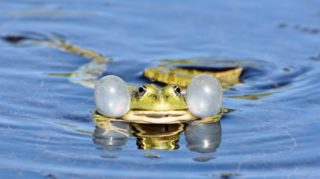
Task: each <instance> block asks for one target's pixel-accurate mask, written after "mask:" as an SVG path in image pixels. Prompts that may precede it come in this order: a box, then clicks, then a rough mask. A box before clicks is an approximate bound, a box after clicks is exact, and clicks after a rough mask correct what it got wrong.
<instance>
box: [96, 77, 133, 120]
mask: <svg viewBox="0 0 320 179" xmlns="http://www.w3.org/2000/svg"><path fill="white" fill-rule="evenodd" d="M94 100H95V103H96V106H97V111H98V112H99V113H101V114H103V115H105V116H108V117H114V118H116V117H121V116H123V115H124V114H126V113H127V112H128V111H129V109H130V103H131V95H130V92H129V89H128V88H127V85H126V83H125V82H124V81H123V80H122V79H121V78H119V77H117V76H114V75H108V76H105V77H103V78H102V79H101V80H99V81H98V82H97V83H96V84H95V88H94Z"/></svg>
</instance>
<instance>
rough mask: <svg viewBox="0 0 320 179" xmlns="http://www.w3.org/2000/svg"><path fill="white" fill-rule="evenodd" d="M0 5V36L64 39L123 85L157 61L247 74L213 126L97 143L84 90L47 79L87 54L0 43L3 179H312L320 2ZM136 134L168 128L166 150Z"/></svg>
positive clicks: (37, 0)
mask: <svg viewBox="0 0 320 179" xmlns="http://www.w3.org/2000/svg"><path fill="white" fill-rule="evenodd" d="M0 7H1V8H0V12H1V13H0V14H1V15H0V22H1V23H0V32H1V35H2V36H5V35H7V34H11V33H16V32H19V33H21V32H22V33H23V32H33V33H39V34H44V35H50V34H52V33H57V34H60V35H63V36H64V37H66V38H67V40H68V41H70V42H73V43H75V44H78V45H80V46H83V47H86V48H90V49H94V50H95V51H98V52H101V53H103V54H104V55H106V56H110V57H112V58H113V61H112V62H110V63H109V64H108V67H107V68H106V71H105V74H115V75H118V76H121V77H122V78H123V79H124V80H125V81H127V82H130V83H133V84H142V83H144V82H147V80H146V79H143V78H142V77H141V75H142V70H143V69H144V68H146V67H152V66H156V65H158V64H159V63H161V62H160V60H161V59H172V60H176V59H199V60H198V61H199V63H202V64H203V65H204V66H206V64H207V63H211V62H217V61H218V62H219V63H220V64H222V65H228V64H230V62H231V63H233V64H234V63H236V64H239V65H241V66H243V67H244V68H245V73H244V74H243V76H242V78H241V80H242V84H238V85H235V86H233V87H232V88H231V89H230V90H228V91H226V92H225V98H224V101H223V106H224V107H226V108H229V109H233V110H234V111H233V112H231V113H228V114H226V115H224V117H223V118H222V120H221V122H220V123H215V124H208V125H199V126H180V125H170V126H143V125H142V126H131V127H132V128H134V129H136V132H134V134H133V136H131V137H128V138H127V137H123V136H121V135H120V136H112V135H111V137H110V136H109V137H106V136H104V135H103V129H100V128H99V127H97V128H96V126H95V123H94V122H93V121H92V117H91V111H92V110H93V109H94V108H95V104H94V101H93V94H92V90H91V89H88V88H84V87H82V86H80V85H76V84H73V83H70V82H69V81H68V79H67V78H66V77H61V76H52V75H49V74H52V73H68V72H72V71H74V70H76V69H77V68H78V67H80V66H81V65H83V64H85V63H86V62H87V61H86V60H85V59H83V58H81V57H79V56H75V55H71V54H68V53H64V52H60V51H57V50H56V49H51V48H48V47H44V46H31V45H22V46H19V45H18V46H17V45H12V44H9V43H7V42H5V41H0V48H1V54H0V76H1V77H0V84H1V88H0V99H1V100H0V176H1V178H9V177H12V178H18V177H20V178H111V177H119V178H262V177H265V178H317V177H320V172H319V170H320V152H319V148H320V144H319V138H320V133H318V132H319V130H320V122H319V120H320V118H319V110H320V107H319V106H320V93H319V92H320V91H319V89H320V83H319V81H318V80H319V77H320V1H317V0H310V1H299V0H283V1H281V2H279V1H276V0H264V1H253V0H250V1H241V2H240V1H236V0H232V1H222V0H219V1H209V0H205V1H201V2H200V1H190V0H187V1H181V0H178V1H168V0H165V1H145V0H142V1H135V2H133V1H128V0H122V1H114V0H109V1H90V2H89V1H85V0H79V1H71V0H67V1H62V0H47V1H43V0H30V1H17V0H12V1H1V2H0ZM200 59H201V60H200ZM173 63H174V61H173ZM252 94H256V95H255V97H252ZM115 125H118V126H120V127H123V128H127V127H128V126H123V125H122V124H115ZM121 125H122V126H121ZM101 130H102V131H101ZM141 130H142V132H141ZM144 130H151V131H160V133H161V132H162V133H163V131H164V133H165V134H167V133H170V135H169V136H165V137H164V139H163V140H164V142H168V141H166V140H169V142H168V145H169V146H168V147H169V148H170V147H171V149H175V150H155V149H154V150H142V149H143V148H146V149H148V146H144V145H145V143H144V142H145V140H152V139H153V138H155V137H154V136H152V135H151V134H150V135H149V136H142V135H144V132H143V131H144ZM166 132H167V133H166ZM115 135H116V134H115ZM141 136H142V137H141ZM112 137H113V138H112ZM162 137H163V136H162ZM161 140H162V138H161Z"/></svg>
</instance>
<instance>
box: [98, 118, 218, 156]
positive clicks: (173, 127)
mask: <svg viewBox="0 0 320 179" xmlns="http://www.w3.org/2000/svg"><path fill="white" fill-rule="evenodd" d="M94 120H95V122H96V129H95V132H94V139H93V141H94V142H95V143H96V144H99V145H100V146H101V148H102V149H105V150H120V149H121V148H122V147H123V146H124V145H126V143H127V139H128V137H130V136H134V137H136V144H137V147H138V149H144V150H151V149H153V150H176V149H178V148H179V139H180V134H181V133H182V132H184V135H185V139H186V142H187V147H188V149H189V150H190V151H193V152H198V153H211V152H215V151H216V150H217V148H218V147H219V145H220V143H221V125H220V122H215V123H190V124H139V123H131V124H130V123H124V122H117V121H110V120H108V119H107V118H105V117H104V116H101V115H95V116H94Z"/></svg>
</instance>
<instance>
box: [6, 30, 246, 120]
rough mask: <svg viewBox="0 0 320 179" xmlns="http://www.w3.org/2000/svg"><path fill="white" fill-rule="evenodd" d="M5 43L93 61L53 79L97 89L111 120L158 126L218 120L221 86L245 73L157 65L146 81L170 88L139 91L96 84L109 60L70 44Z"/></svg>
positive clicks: (115, 83) (110, 79)
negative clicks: (156, 82)
mask: <svg viewBox="0 0 320 179" xmlns="http://www.w3.org/2000/svg"><path fill="white" fill-rule="evenodd" d="M6 40H7V41H10V42H12V43H25V42H27V43H31V44H35V45H45V46H49V47H51V48H57V49H59V50H62V51H65V52H69V53H72V54H75V55H80V56H82V57H84V58H87V59H89V60H90V61H89V63H87V64H85V65H83V66H81V67H80V68H79V69H78V70H76V71H74V72H72V73H69V74H53V75H63V76H68V77H69V80H70V81H71V82H73V83H77V84H80V85H82V86H84V87H88V88H93V89H94V96H95V102H96V106H97V110H96V112H97V113H98V114H101V115H103V116H104V117H106V118H108V119H110V120H121V121H127V122H135V123H157V124H160V123H161V124H169V123H182V122H187V121H193V120H196V119H201V120H200V121H218V120H220V117H221V114H222V113H223V111H224V110H223V109H222V107H221V103H222V96H223V92H222V87H221V84H222V86H223V87H224V88H225V87H226V86H230V85H233V84H237V83H239V78H238V77H239V76H240V74H241V72H242V68H234V69H228V70H225V71H218V72H210V71H204V72H203V71H201V70H196V69H179V68H171V67H168V66H159V67H156V68H148V69H145V70H144V76H145V77H147V78H149V79H150V80H152V81H158V82H162V83H164V84H167V85H165V86H157V85H154V84H144V85H142V86H140V87H136V86H132V85H128V84H126V83H125V82H124V81H123V80H122V79H121V78H119V77H116V76H113V75H109V76H106V77H103V78H101V79H99V80H98V78H99V77H100V76H101V75H102V74H103V71H104V69H105V68H106V65H107V64H108V62H109V61H110V60H111V58H109V57H105V56H103V55H101V54H99V53H97V52H95V51H92V50H88V49H84V48H82V47H79V46H76V45H74V44H71V43H68V42H66V40H65V39H64V38H61V37H59V36H55V35H53V36H50V37H43V36H40V37H37V36H35V35H34V34H32V36H29V37H28V36H23V35H19V34H18V35H17V34H14V35H11V36H7V37H6ZM203 73H205V74H203ZM217 79H218V80H217ZM219 81H220V82H221V84H220V82H219Z"/></svg>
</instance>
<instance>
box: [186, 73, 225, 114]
mask: <svg viewBox="0 0 320 179" xmlns="http://www.w3.org/2000/svg"><path fill="white" fill-rule="evenodd" d="M222 98H223V93H222V87H221V84H220V82H219V81H218V80H217V79H216V78H214V77H212V76H210V75H207V74H201V75H198V76H195V77H194V78H193V79H192V80H191V82H190V84H189V85H188V87H187V95H186V101H187V104H188V108H189V111H190V112H191V113H192V114H193V115H195V116H197V117H200V118H204V117H209V116H212V115H215V114H217V113H218V112H219V111H220V108H221V103H222Z"/></svg>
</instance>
